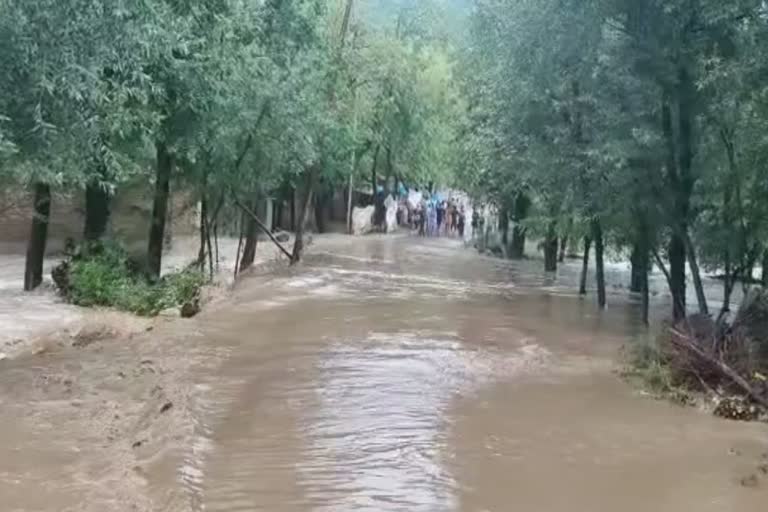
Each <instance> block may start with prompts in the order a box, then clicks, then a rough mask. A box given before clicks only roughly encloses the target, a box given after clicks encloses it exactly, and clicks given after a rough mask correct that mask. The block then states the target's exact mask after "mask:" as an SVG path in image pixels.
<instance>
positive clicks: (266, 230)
mask: <svg viewBox="0 0 768 512" xmlns="http://www.w3.org/2000/svg"><path fill="white" fill-rule="evenodd" d="M232 198H233V199H234V200H235V204H236V205H237V206H238V208H240V209H241V210H243V212H245V213H246V214H247V215H248V216H250V217H251V218H252V219H253V221H254V222H255V223H256V225H257V226H259V229H261V230H262V231H263V232H264V233H266V235H267V236H268V237H269V239H270V240H272V243H274V244H275V245H276V246H277V247H278V248H279V249H280V251H281V252H282V253H283V254H285V255H286V256H288V258H292V254H291V253H290V252H289V251H288V249H286V248H285V247H284V246H283V244H281V243H280V241H279V240H278V239H277V238H275V235H273V234H272V231H271V230H270V229H269V228H267V226H265V225H264V223H263V222H262V221H261V219H259V217H258V216H257V215H256V214H255V213H253V212H252V211H251V210H250V209H249V208H248V207H247V206H245V205H244V204H243V203H242V202H241V201H240V200H239V199H238V198H237V196H236V195H235V193H234V192H233V193H232Z"/></svg>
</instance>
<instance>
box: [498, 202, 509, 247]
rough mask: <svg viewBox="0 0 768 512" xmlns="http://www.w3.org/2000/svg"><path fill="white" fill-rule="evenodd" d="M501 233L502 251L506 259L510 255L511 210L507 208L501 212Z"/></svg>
mask: <svg viewBox="0 0 768 512" xmlns="http://www.w3.org/2000/svg"><path fill="white" fill-rule="evenodd" d="M499 231H500V232H501V250H502V253H503V254H504V256H505V257H506V256H507V255H508V254H509V210H508V209H507V207H506V206H505V207H504V208H502V209H501V211H500V212H499Z"/></svg>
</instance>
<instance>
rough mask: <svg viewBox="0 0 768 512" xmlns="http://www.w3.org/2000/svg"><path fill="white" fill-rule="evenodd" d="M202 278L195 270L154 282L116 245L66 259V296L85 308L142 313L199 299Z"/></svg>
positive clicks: (90, 249)
mask: <svg viewBox="0 0 768 512" xmlns="http://www.w3.org/2000/svg"><path fill="white" fill-rule="evenodd" d="M204 284H205V277H204V275H203V274H202V273H200V272H199V271H197V270H191V269H190V270H184V271H181V272H177V273H173V274H169V275H167V276H165V277H163V278H162V279H161V280H160V281H159V282H157V283H151V282H149V281H148V280H147V279H146V278H145V277H144V276H143V275H142V274H141V273H139V272H137V270H136V268H135V265H133V264H132V263H131V261H130V259H129V258H128V256H127V254H126V253H125V251H123V250H122V249H121V248H119V247H117V246H103V247H101V246H99V247H97V248H96V247H91V248H88V249H86V250H85V251H84V253H83V254H80V255H78V256H76V257H74V258H73V259H72V260H71V261H70V262H69V289H68V291H67V298H68V300H70V301H71V302H72V303H73V304H76V305H78V306H85V307H94V306H101V307H113V308H117V309H121V310H125V311H129V312H132V313H135V314H137V315H142V316H154V315H157V314H158V313H159V312H160V311H162V310H164V309H168V308H174V307H180V306H183V305H184V304H187V303H190V302H193V301H195V300H198V298H199V294H200V288H201V287H202V286H203V285H204Z"/></svg>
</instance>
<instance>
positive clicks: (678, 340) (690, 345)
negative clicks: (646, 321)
mask: <svg viewBox="0 0 768 512" xmlns="http://www.w3.org/2000/svg"><path fill="white" fill-rule="evenodd" d="M670 332H671V333H672V340H671V342H672V344H674V345H675V346H676V347H678V348H679V349H682V350H686V351H688V352H690V353H692V354H693V355H695V356H696V357H698V358H699V359H700V360H702V361H704V362H705V363H708V364H709V365H710V366H711V367H712V368H713V369H715V370H717V371H718V372H719V373H721V374H722V375H724V376H725V377H727V378H728V379H730V380H731V381H732V382H733V383H734V384H736V385H737V386H739V387H740V388H741V389H742V390H743V391H744V392H745V393H747V394H748V395H749V396H750V397H752V399H753V400H755V402H757V403H759V404H760V405H762V406H763V407H768V398H766V397H764V396H763V395H762V394H761V393H759V392H758V391H757V390H755V388H754V387H752V386H751V385H750V383H749V382H748V381H747V379H745V378H744V377H742V376H741V375H739V374H738V372H736V371H735V370H734V369H733V368H731V367H730V366H728V365H727V364H725V363H724V362H723V361H722V360H721V359H718V358H717V357H715V356H713V355H710V354H707V353H706V352H705V351H703V350H702V349H701V348H700V347H698V346H697V345H696V343H695V342H693V341H691V339H690V336H688V335H687V334H685V333H682V332H680V331H678V330H677V329H670ZM682 340H685V342H683V341H682Z"/></svg>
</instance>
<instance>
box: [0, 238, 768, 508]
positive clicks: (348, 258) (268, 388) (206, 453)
mask: <svg viewBox="0 0 768 512" xmlns="http://www.w3.org/2000/svg"><path fill="white" fill-rule="evenodd" d="M539 270H540V269H539V263H538V262H522V263H510V262H503V261H498V260H492V259H486V258H482V257H478V256H477V255H475V254H473V253H472V252H471V251H466V250H463V249H462V248H461V247H459V246H458V244H457V243H455V242H453V241H447V240H430V241H426V242H425V241H423V240H414V239H409V238H407V237H395V238H379V237H371V238H366V239H346V238H343V237H336V238H331V239H328V240H319V241H318V242H317V243H316V244H315V245H313V247H312V250H311V254H310V255H309V256H308V258H307V261H306V263H305V264H304V265H303V266H302V267H301V268H297V269H286V268H284V267H279V266H275V268H273V269H270V271H268V272H267V271H262V272H261V273H258V274H257V275H254V276H252V277H249V278H247V279H246V280H244V281H243V282H242V283H241V284H240V285H239V286H238V287H237V289H236V290H235V291H234V292H233V294H232V296H231V297H229V298H227V299H226V300H223V301H220V302H218V303H216V304H213V305H212V306H211V307H209V308H208V309H207V310H206V311H204V312H203V314H201V315H200V316H199V317H197V318H195V319H193V320H189V321H181V320H169V319H159V320H157V321H154V322H151V323H150V322H147V323H144V322H138V321H137V322H136V323H131V324H130V325H123V326H122V328H121V329H118V328H116V327H115V325H118V326H119V324H120V320H119V319H112V320H109V319H106V320H105V321H104V322H103V324H102V326H103V328H99V324H98V322H94V323H93V324H91V325H92V328H93V329H92V331H90V332H89V331H87V330H86V331H84V332H83V333H81V336H79V337H77V336H76V337H74V338H73V337H72V336H67V337H65V338H62V339H60V340H58V341H56V342H53V343H52V344H51V346H50V347H48V348H47V349H46V350H45V351H42V352H40V353H37V354H33V353H30V354H27V355H25V356H23V357H20V358H17V359H15V360H13V361H5V362H0V407H2V409H3V411H4V421H3V422H2V424H0V438H1V439H3V443H2V446H0V496H2V497H3V501H4V506H5V507H6V508H7V509H8V510H19V511H21V510H24V511H28V510H40V511H54V510H55V511H61V510H68V511H70V510H71V511H81V510H82V511H94V512H96V511H99V512H103V511H123V510H126V511H130V510H142V511H150V510H152V511H156V510H160V511H200V510H207V511H211V510H213V511H228V512H232V511H253V510H264V511H283V510H284V511H315V510H319V511H326V510H327V511H334V512H335V511H358V510H359V511H390V510H403V511H406V510H407V511H461V512H464V511H467V512H475V511H500V512H503V511H506V510H510V509H520V510H531V511H537V510H547V511H555V512H559V511H569V512H582V511H584V512H587V511H593V510H602V509H606V510H624V511H630V512H632V511H638V512H639V511H645V510H649V509H650V510H657V511H661V512H665V511H669V512H673V511H674V512H677V511H679V510H698V511H713V512H715V511H717V512H721V511H728V510H734V511H735V510H738V511H740V512H742V511H746V512H752V511H754V512H758V511H761V510H763V507H764V506H765V503H766V502H768V475H766V474H765V473H766V472H768V468H766V470H765V471H764V470H763V468H764V467H765V466H764V465H765V464H766V463H768V459H766V458H765V455H764V454H765V453H766V451H768V429H766V427H765V425H761V424H741V423H733V422H725V421H721V420H717V419H715V418H711V417H708V416H705V415H703V414H700V413H698V412H697V411H695V410H693V409H684V408H678V407H675V406H672V405H670V404H667V403H663V402H656V401H652V400H649V399H647V398H645V397H642V396H640V395H639V394H638V393H637V392H636V391H635V390H633V389H631V388H630V387H629V386H628V385H627V384H626V383H624V382H622V381H621V380H620V379H619V378H618V377H616V375H615V374H614V373H613V371H614V369H615V367H616V357H617V354H618V350H619V348H620V346H621V345H622V344H623V343H625V342H627V341H628V340H629V339H631V337H633V336H634V335H636V334H637V333H639V332H640V328H639V326H638V325H637V324H636V323H635V321H634V320H633V319H634V318H636V314H635V313H636V311H635V309H636V307H637V305H636V304H633V303H631V302H629V301H627V300H626V299H624V298H623V297H624V295H625V294H623V293H621V292H620V291H616V293H615V295H613V296H612V297H611V302H612V304H613V306H612V308H611V309H610V310H609V311H608V312H606V313H604V314H598V313H597V311H596V309H595V308H594V306H593V305H592V304H591V303H590V301H589V300H587V301H585V300H582V299H579V298H578V297H576V296H575V295H574V294H573V290H574V288H573V286H572V284H573V283H571V279H572V278H573V276H572V275H571V271H570V270H569V269H568V268H566V269H564V270H563V271H562V272H561V274H560V275H559V277H557V278H553V277H551V276H550V277H545V276H543V275H542V274H541V273H540V271H539ZM663 306H664V305H660V306H659V307H660V308H661V307H663Z"/></svg>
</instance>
